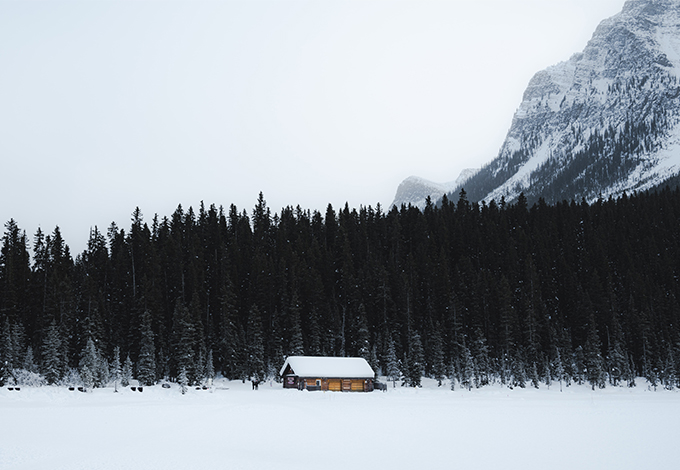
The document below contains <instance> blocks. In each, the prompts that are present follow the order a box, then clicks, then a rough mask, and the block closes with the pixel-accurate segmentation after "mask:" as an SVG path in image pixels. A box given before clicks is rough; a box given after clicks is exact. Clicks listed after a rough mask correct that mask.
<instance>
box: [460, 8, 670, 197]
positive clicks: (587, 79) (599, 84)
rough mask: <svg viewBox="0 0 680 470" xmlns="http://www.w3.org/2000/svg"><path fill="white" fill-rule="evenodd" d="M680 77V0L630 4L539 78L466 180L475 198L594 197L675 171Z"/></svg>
mask: <svg viewBox="0 0 680 470" xmlns="http://www.w3.org/2000/svg"><path fill="white" fill-rule="evenodd" d="M679 75H680V0H629V1H628V2H626V3H625V5H624V8H623V11H622V12H621V13H619V14H618V15H616V16H614V17H612V18H609V19H607V20H605V21H603V22H602V23H601V24H600V25H599V26H598V28H597V30H596V31H595V33H594V34H593V37H592V39H591V40H590V41H589V43H588V44H587V46H586V48H585V50H584V51H583V52H582V53H579V54H575V55H574V56H572V57H571V59H569V60H568V61H566V62H562V63H560V64H558V65H555V66H552V67H549V68H548V69H546V70H543V71H541V72H538V73H537V74H536V75H535V76H534V77H533V78H532V79H531V81H530V83H529V85H528V87H527V89H526V91H525V93H524V97H523V100H522V103H521V104H520V106H519V109H518V110H517V112H516V114H515V116H514V119H513V122H512V125H511V128H510V130H509V132H508V134H507V137H506V140H505V142H504V144H503V146H502V147H501V149H500V152H499V155H498V157H497V158H496V159H495V160H493V161H491V162H490V163H489V164H487V165H485V166H484V167H482V169H481V170H480V171H479V172H478V173H477V174H476V175H474V176H473V177H472V178H470V179H469V180H468V181H467V182H465V184H464V189H465V190H466V192H467V195H468V198H469V199H470V200H473V201H481V200H486V201H490V200H492V199H495V200H496V201H498V200H500V199H501V198H505V200H506V201H508V202H510V201H512V200H513V199H515V198H516V197H517V196H518V195H519V194H520V193H521V192H523V193H524V194H525V196H526V197H527V199H528V201H529V202H532V201H536V200H537V199H538V198H544V199H545V200H546V202H548V203H552V202H557V201H561V200H564V199H566V200H570V199H576V200H580V199H581V198H585V199H586V200H589V201H590V200H594V199H597V198H599V197H605V198H606V197H608V196H610V195H611V196H618V195H620V194H622V193H623V192H624V191H627V192H631V191H635V190H645V189H649V188H653V187H656V186H658V185H659V184H661V183H663V182H664V181H666V180H668V179H669V178H672V177H675V176H676V175H678V173H680V126H678V123H679V122H680V84H679V83H678V76H679ZM459 190H460V186H458V187H456V188H454V189H453V190H452V191H451V193H452V194H451V196H450V197H456V195H457V192H458V191H459Z"/></svg>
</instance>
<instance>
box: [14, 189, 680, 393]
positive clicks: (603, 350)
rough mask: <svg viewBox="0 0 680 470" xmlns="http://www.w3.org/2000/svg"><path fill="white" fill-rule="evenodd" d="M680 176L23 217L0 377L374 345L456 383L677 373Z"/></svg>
mask: <svg viewBox="0 0 680 470" xmlns="http://www.w3.org/2000/svg"><path fill="white" fill-rule="evenodd" d="M679 220H680V190H679V189H673V190H671V189H669V188H665V189H663V190H660V191H655V192H645V193H636V194H633V195H629V196H628V195H624V196H622V197H620V198H618V199H612V198H610V199H608V200H598V201H596V202H593V203H590V204H589V203H587V202H585V201H584V200H582V201H580V202H577V201H563V202H560V203H556V204H553V205H548V204H546V202H545V201H544V200H542V199H541V200H538V202H537V203H536V204H534V205H533V206H531V207H528V204H527V199H526V198H525V197H524V196H523V195H521V196H520V197H519V198H518V200H517V201H516V202H515V203H513V204H506V203H505V201H504V200H501V201H500V202H498V203H497V202H496V201H491V202H490V203H488V204H487V203H485V202H482V203H476V202H471V201H469V200H468V199H467V196H466V194H465V191H461V193H460V194H459V198H458V200H457V201H451V200H449V199H448V198H446V197H444V199H443V200H442V201H441V202H440V203H438V204H433V203H432V201H428V204H427V206H426V207H425V208H424V210H419V209H418V208H415V207H412V206H402V207H392V208H391V209H390V210H389V211H387V212H385V211H383V209H382V207H381V206H380V205H377V206H376V207H375V208H372V207H371V206H368V207H363V206H362V207H360V208H359V209H350V208H349V207H348V205H345V207H344V208H342V209H340V210H335V209H334V208H333V207H332V206H331V205H329V206H328V207H327V209H326V211H325V213H321V212H319V211H309V210H303V209H301V208H300V207H299V206H298V207H296V208H293V207H286V208H284V209H282V210H281V211H280V213H274V214H272V212H271V210H270V209H269V207H268V206H267V204H266V201H265V199H264V196H263V195H262V194H260V196H259V198H258V200H257V202H256V204H255V206H254V208H253V209H252V211H250V213H248V212H247V211H245V210H243V211H240V210H239V209H237V208H236V207H235V206H234V205H231V206H230V207H229V209H228V210H224V209H223V208H222V207H216V206H215V205H211V206H210V207H208V208H206V207H205V206H204V205H203V204H201V206H200V208H199V209H198V211H197V212H196V211H194V209H193V208H191V207H190V208H188V209H186V210H185V209H184V208H183V207H182V206H179V207H178V208H177V209H176V210H175V211H174V213H173V214H172V215H170V216H169V217H167V216H166V217H162V218H161V217H159V216H158V215H155V216H154V217H153V219H152V220H151V221H148V222H147V221H145V220H144V217H143V215H142V212H141V211H140V209H139V208H137V209H135V211H134V212H133V213H132V217H131V225H130V227H129V228H127V229H123V228H120V227H118V226H117V225H116V224H115V223H112V224H111V226H110V227H108V229H107V231H106V233H102V232H101V231H100V230H99V229H98V228H97V227H95V228H93V229H92V230H91V232H90V236H89V240H88V243H87V248H86V249H85V250H84V251H83V252H82V253H80V254H78V255H76V256H75V257H73V255H72V254H71V253H70V250H69V247H68V245H67V244H66V242H65V241H64V240H63V238H62V236H61V233H60V230H59V228H58V227H57V228H55V229H54V230H53V231H52V232H51V233H50V234H45V233H43V232H42V230H41V229H38V230H37V232H36V233H35V234H34V236H33V238H32V240H29V239H28V237H27V235H26V233H25V231H23V230H21V229H20V227H19V226H18V224H17V223H16V222H15V221H14V220H10V221H9V222H7V223H6V224H5V232H4V235H3V237H2V246H1V250H0V334H1V336H0V382H2V383H3V384H4V383H19V382H22V381H23V382H24V383H26V382H31V381H32V382H31V383H48V384H66V383H69V384H71V383H76V382H78V383H84V384H86V386H91V387H96V386H104V385H106V384H107V383H110V382H111V381H112V380H113V381H115V382H116V383H121V384H125V383H126V382H129V381H130V380H132V379H133V378H135V379H137V380H139V383H140V384H144V385H150V384H154V383H157V382H158V381H161V380H174V381H179V382H181V383H183V384H201V383H202V382H204V381H205V380H207V379H209V378H211V377H213V376H214V375H215V374H217V373H219V374H222V375H223V376H225V377H227V378H229V379H241V380H247V379H258V380H264V379H267V378H274V379H276V378H277V377H278V371H279V368H280V367H281V365H282V364H283V362H284V359H285V357H287V356H289V355H327V356H360V357H365V358H366V359H367V360H368V361H369V363H370V364H371V365H372V366H373V368H374V370H376V371H377V372H378V373H379V374H380V375H381V376H386V377H387V378H388V380H392V381H394V383H396V382H397V381H401V382H402V383H403V384H406V385H410V386H418V385H419V384H420V381H421V378H422V377H432V378H435V379H437V380H439V383H440V384H441V383H443V381H444V380H445V379H448V380H449V381H450V384H451V385H452V386H453V387H464V388H472V387H481V386H484V385H487V384H490V383H499V382H500V383H503V384H506V385H507V386H509V387H525V386H532V385H533V386H535V387H539V386H545V385H548V386H549V385H551V384H557V383H559V385H560V386H567V385H569V384H571V383H579V384H582V383H589V384H590V385H591V386H592V387H593V388H596V387H604V386H605V385H607V384H610V385H615V386H616V385H628V386H632V385H634V384H635V378H636V377H644V378H645V379H646V380H647V381H649V384H650V385H651V386H653V387H666V388H674V387H678V386H680V377H679V375H678V373H677V368H678V366H679V365H680V304H679V303H678V298H679V296H680V282H679V279H680V278H679V276H680V272H679V270H680V224H679V223H678V221H679Z"/></svg>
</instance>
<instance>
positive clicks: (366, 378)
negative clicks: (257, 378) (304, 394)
mask: <svg viewBox="0 0 680 470" xmlns="http://www.w3.org/2000/svg"><path fill="white" fill-rule="evenodd" d="M279 375H281V377H282V378H283V388H297V389H298V390H310V391H311V390H323V391H331V392H372V391H373V379H374V378H375V373H374V372H373V369H371V366H370V365H368V362H366V359H364V358H362V357H312V356H291V357H289V358H288V359H286V362H285V363H284V364H283V367H282V368H281V372H279Z"/></svg>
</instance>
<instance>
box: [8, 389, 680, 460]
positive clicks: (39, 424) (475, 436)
mask: <svg viewBox="0 0 680 470" xmlns="http://www.w3.org/2000/svg"><path fill="white" fill-rule="evenodd" d="M678 442H680V393H679V392H677V391H672V392H669V391H661V390H659V391H657V392H653V391H650V390H648V389H647V387H646V386H643V385H642V379H639V380H638V387H636V388H633V389H628V388H611V387H610V388H607V389H604V390H596V391H591V390H590V388H589V387H587V386H582V387H578V386H571V387H569V388H565V389H564V392H561V393H560V391H559V387H558V386H555V385H553V386H552V387H551V388H550V389H549V390H548V389H546V388H542V389H540V390H535V389H531V388H527V389H523V390H522V389H515V390H509V389H507V388H503V387H501V386H491V387H486V388H483V389H480V390H472V391H471V392H468V391H465V390H456V391H453V392H452V391H451V390H450V389H449V388H448V386H443V387H441V388H437V386H436V384H435V383H434V382H432V381H425V382H424V387H423V388H421V389H417V390H414V389H408V388H402V387H399V386H397V388H391V386H390V388H389V389H388V391H387V392H374V393H367V394H363V393H333V392H299V391H297V390H283V389H282V388H281V386H280V384H276V383H274V384H272V385H271V386H270V384H269V383H266V384H262V385H260V388H259V390H257V391H253V390H251V386H250V383H248V382H247V383H245V384H243V383H241V382H226V381H218V382H217V383H216V384H215V387H214V389H212V390H208V391H204V390H200V391H199V390H194V389H191V390H190V391H189V392H188V393H187V394H186V395H184V396H183V395H181V394H180V392H179V389H178V387H177V386H176V385H173V388H171V389H163V388H161V387H160V386H155V387H145V388H144V391H143V392H142V393H140V392H133V391H131V390H129V389H125V390H122V391H121V392H119V393H114V392H113V389H111V388H107V389H97V390H94V391H93V392H92V393H79V392H78V391H75V392H70V391H68V390H67V389H64V388H54V387H42V388H32V389H27V388H23V389H22V390H21V391H20V392H16V391H8V390H7V388H6V387H3V388H2V390H0V469H2V470H10V469H11V470H25V469H40V470H44V469H51V470H60V469H68V470H80V469H83V470H85V469H87V470H111V469H139V470H147V469H202V468H204V469H296V470H298V469H304V468H316V467H322V468H330V469H346V468H349V467H351V466H355V465H356V466H360V467H361V468H369V469H373V468H376V469H380V468H384V469H413V468H427V469H455V468H469V469H504V470H507V469H538V468H540V469H543V468H545V469H551V470H553V469H570V470H571V469H574V468H578V469H580V470H581V469H651V468H676V465H677V462H678V447H677V446H678Z"/></svg>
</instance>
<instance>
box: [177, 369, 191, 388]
mask: <svg viewBox="0 0 680 470" xmlns="http://www.w3.org/2000/svg"><path fill="white" fill-rule="evenodd" d="M177 381H178V382H179V387H180V388H179V389H180V391H181V392H182V395H184V394H185V393H187V390H188V385H189V378H188V377H187V370H186V369H185V368H184V367H182V368H181V369H180V370H179V377H177Z"/></svg>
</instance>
